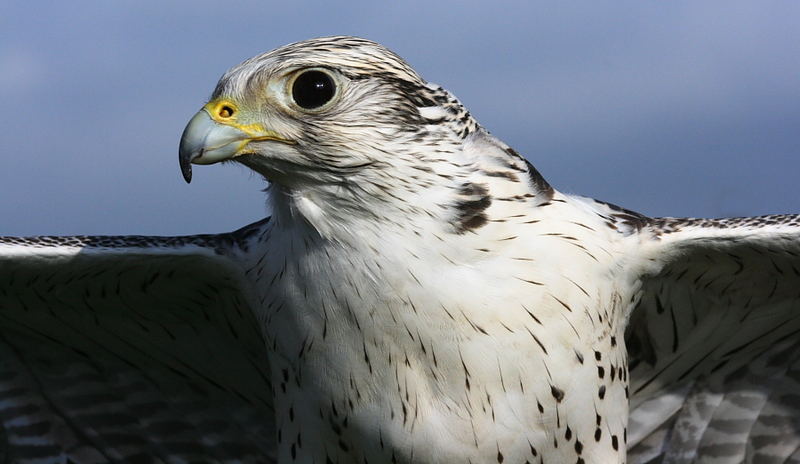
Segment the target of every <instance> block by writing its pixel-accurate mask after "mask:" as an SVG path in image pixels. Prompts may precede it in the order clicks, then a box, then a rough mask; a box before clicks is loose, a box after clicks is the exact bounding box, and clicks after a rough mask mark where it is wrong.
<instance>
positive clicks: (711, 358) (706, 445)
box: [626, 215, 800, 463]
mask: <svg viewBox="0 0 800 464" xmlns="http://www.w3.org/2000/svg"><path fill="white" fill-rule="evenodd" d="M642 240H643V242H644V243H643V248H642V249H643V250H644V251H645V256H646V257H647V258H649V259H648V263H650V264H648V266H652V267H651V269H650V270H649V271H648V272H649V275H648V277H647V278H645V280H644V282H643V293H642V297H641V300H640V302H639V304H638V306H637V308H636V309H635V310H634V311H633V314H632V315H631V320H630V323H629V326H628V332H627V336H626V342H627V344H628V351H629V357H630V359H629V362H630V378H631V385H630V392H631V393H630V395H631V417H630V434H629V438H630V441H629V459H630V461H631V462H670V463H673V462H674V463H678V462H680V463H683V462H687V463H688V462H696V460H701V461H703V462H719V463H723V462H724V463H728V462H737V463H738V462H786V461H787V460H789V459H790V458H791V457H792V456H793V455H796V454H797V450H798V445H800V409H798V406H800V401H798V399H800V396H798V395H800V384H798V383H797V381H798V379H800V363H799V362H798V357H800V217H799V216H789V215H779V216H762V217H757V218H739V219H722V220H705V219H704V220H699V219H672V218H663V219H655V220H652V221H651V223H650V224H649V225H648V227H646V228H644V229H643V230H642Z"/></svg>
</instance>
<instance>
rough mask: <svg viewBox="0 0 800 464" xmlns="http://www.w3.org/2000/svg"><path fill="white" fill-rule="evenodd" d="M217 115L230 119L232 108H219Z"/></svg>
mask: <svg viewBox="0 0 800 464" xmlns="http://www.w3.org/2000/svg"><path fill="white" fill-rule="evenodd" d="M218 114H219V117H221V118H230V117H231V116H233V108H231V107H230V106H227V105H225V106H223V107H221V108H220V109H219V113H218Z"/></svg>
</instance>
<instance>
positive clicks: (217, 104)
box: [203, 99, 297, 151]
mask: <svg viewBox="0 0 800 464" xmlns="http://www.w3.org/2000/svg"><path fill="white" fill-rule="evenodd" d="M203 109H205V110H206V112H207V113H208V114H209V115H210V116H211V119H213V120H214V121H216V122H217V123H219V124H225V125H227V126H231V127H235V128H236V129H239V130H240V131H242V132H244V133H245V134H247V135H248V136H249V137H248V138H247V139H246V140H243V141H242V142H241V144H240V146H239V150H238V151H241V150H242V149H243V148H244V147H245V146H246V145H247V144H248V143H250V142H253V141H260V140H274V141H276V142H283V143H288V144H292V145H294V144H296V143H297V142H295V141H293V140H288V139H285V138H283V137H281V136H280V135H279V134H278V133H277V132H275V131H273V130H269V129H267V128H265V127H264V126H263V125H261V124H259V123H251V124H236V120H237V118H238V116H239V107H238V106H237V105H236V104H235V103H233V102H232V101H230V100H226V99H219V100H212V101H210V102H208V103H206V105H205V107H204V108H203Z"/></svg>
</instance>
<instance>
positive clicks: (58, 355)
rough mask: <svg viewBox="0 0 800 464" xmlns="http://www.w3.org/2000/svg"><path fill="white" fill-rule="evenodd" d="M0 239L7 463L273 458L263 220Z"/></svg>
mask: <svg viewBox="0 0 800 464" xmlns="http://www.w3.org/2000/svg"><path fill="white" fill-rule="evenodd" d="M259 226H260V224H258V223H257V224H254V225H252V226H249V227H247V228H244V229H242V230H240V231H237V232H234V233H232V234H225V235H206V236H191V237H170V238H166V237H165V238H159V237H37V238H29V239H19V238H9V237H6V238H0V423H1V424H2V428H1V429H0V433H2V435H0V456H2V460H3V462H14V463H28V462H31V463H32V462H37V463H38V462H48V463H50V462H61V463H81V464H83V463H100V462H142V463H147V462H237V463H238V462H274V460H273V458H272V455H273V450H274V446H275V444H274V424H273V421H274V419H273V416H274V415H273V408H272V391H271V387H270V382H269V372H268V364H267V360H266V356H265V348H264V346H263V342H262V339H261V337H260V333H259V331H258V328H257V324H256V321H255V320H254V318H253V315H252V312H251V310H250V306H251V305H252V298H253V296H252V293H251V289H250V288H249V286H248V285H247V284H246V280H245V278H244V270H243V269H241V268H240V267H239V266H238V265H237V264H236V262H235V261H234V260H233V259H231V258H230V256H231V255H232V254H233V253H235V252H237V249H238V248H239V247H242V246H245V245H246V243H247V240H248V237H249V236H251V235H253V234H255V233H256V232H257V231H258V230H259Z"/></svg>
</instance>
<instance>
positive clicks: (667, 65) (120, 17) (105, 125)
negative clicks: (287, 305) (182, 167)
mask: <svg viewBox="0 0 800 464" xmlns="http://www.w3.org/2000/svg"><path fill="white" fill-rule="evenodd" d="M798 24H800V2H796V1H784V2H770V1H764V2H741V1H726V2H721V1H720V2H692V1H677V2H622V1H615V2H607V1H600V2H558V3H555V2H548V3H544V2H541V3H540V2H509V3H503V4H502V5H500V4H497V3H496V4H495V5H493V6H489V4H488V2H459V3H452V4H451V3H444V2H442V3H434V2H421V1H419V2H352V3H349V4H347V5H338V4H336V2H324V3H323V2H280V3H266V2H255V1H241V2H211V1H197V0H195V1H191V2H188V1H187V2H158V3H155V2H152V3H148V2H141V1H116V2H83V1H75V2H56V1H41V2H35V1H32V2H24V3H23V2H5V3H3V4H2V6H0V102H2V109H0V142H1V144H0V150H2V152H0V218H2V219H0V235H39V234H156V235H175V234H192V233H210V232H223V231H229V230H233V229H236V228H238V227H240V226H243V225H245V224H247V223H250V222H253V221H255V220H258V219H260V218H262V217H264V216H265V215H266V214H267V211H266V207H265V202H264V194H263V193H262V192H261V190H262V189H263V188H264V182H263V181H262V180H261V179H260V178H259V177H258V176H256V175H253V174H251V173H250V172H248V171H247V170H246V169H245V168H243V167H239V166H235V165H227V166H210V167H207V166H200V167H195V170H194V171H195V172H194V174H195V175H194V181H193V182H192V184H191V185H186V184H184V182H183V180H182V179H181V176H180V172H179V170H178V163H177V145H178V141H179V137H180V134H181V131H182V130H183V127H184V125H185V124H186V122H187V121H188V119H189V118H190V117H191V116H192V114H194V112H195V111H196V110H198V109H199V108H200V107H201V106H202V104H203V103H204V102H205V99H206V98H207V97H208V95H209V94H210V92H211V90H212V89H213V87H214V84H215V83H216V80H217V78H218V77H219V76H220V75H221V74H222V73H223V72H224V71H225V70H226V69H227V68H229V67H230V66H232V65H234V64H236V63H238V62H240V61H242V60H244V59H246V58H248V57H250V56H252V55H255V54H257V53H260V52H263V51H266V50H269V49H272V48H275V47H277V46H280V45H283V44H285V43H288V42H293V41H297V40H302V39H306V38H310V37H316V36H323V35H339V34H347V35H357V36H362V37H366V38H369V39H372V40H376V41H378V42H381V43H383V44H385V45H386V46H388V47H389V48H391V49H393V50H394V51H396V52H398V53H399V54H400V55H401V56H403V57H404V58H405V59H407V60H408V61H409V62H410V63H411V65H412V66H414V67H415V68H416V69H417V70H418V71H419V72H420V74H422V75H423V76H424V77H425V78H426V79H428V80H430V81H432V82H437V83H439V84H442V85H443V86H445V87H446V88H448V89H450V90H451V91H452V92H454V93H455V94H456V95H457V96H458V97H459V98H460V99H461V100H462V102H464V104H465V105H466V106H467V107H468V108H469V109H470V110H471V112H472V114H473V115H475V117H476V118H477V119H478V120H479V121H480V122H481V123H482V124H483V125H484V126H485V127H486V128H488V129H489V130H490V131H491V132H492V133H493V134H495V135H496V136H498V137H499V138H501V139H503V140H504V141H505V142H507V143H508V144H510V145H511V146H513V147H514V148H516V149H517V151H519V152H520V153H522V154H524V155H525V156H526V157H528V158H529V159H530V160H531V162H532V163H533V164H534V165H535V166H536V167H537V168H538V169H539V170H540V171H541V172H542V173H543V174H544V176H545V177H546V178H547V179H548V180H549V181H550V182H551V183H552V184H553V185H554V186H555V187H556V188H558V189H560V190H562V191H565V192H569V193H578V194H582V195H586V196H591V197H595V198H599V199H602V200H606V201H610V202H613V203H617V204H620V205H622V206H625V207H627V208H630V209H634V210H637V211H639V212H642V213H644V214H648V215H652V216H728V215H756V214H767V213H788V212H800V184H798V182H797V179H798V173H800V27H798Z"/></svg>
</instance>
